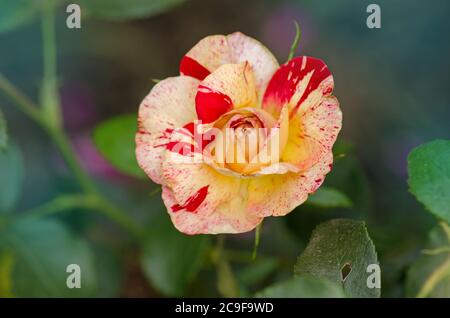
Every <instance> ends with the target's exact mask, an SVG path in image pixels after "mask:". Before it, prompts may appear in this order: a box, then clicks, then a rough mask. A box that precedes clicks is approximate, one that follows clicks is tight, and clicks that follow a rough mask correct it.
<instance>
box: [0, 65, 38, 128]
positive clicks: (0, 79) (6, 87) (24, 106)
mask: <svg viewBox="0 0 450 318" xmlns="http://www.w3.org/2000/svg"><path fill="white" fill-rule="evenodd" d="M0 91H1V92H3V94H4V95H5V96H6V97H7V98H8V99H9V100H10V101H11V102H12V103H13V104H14V105H15V106H17V108H18V109H19V110H20V111H21V112H23V113H24V114H25V115H27V116H28V117H30V118H31V119H32V120H34V121H35V122H37V123H38V124H40V125H42V124H43V120H42V117H41V114H40V112H39V109H38V107H37V105H36V104H34V103H33V102H32V101H31V100H30V99H29V98H28V97H27V96H25V95H24V94H23V93H22V92H21V91H19V90H18V89H17V88H16V87H15V86H14V85H13V84H12V83H11V82H10V81H9V80H8V79H7V78H6V77H5V76H3V74H1V73H0Z"/></svg>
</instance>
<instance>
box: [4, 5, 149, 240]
mask: <svg viewBox="0 0 450 318" xmlns="http://www.w3.org/2000/svg"><path fill="white" fill-rule="evenodd" d="M54 9H55V2H54V0H46V1H45V3H44V7H43V11H42V40H43V64H44V66H43V69H44V75H43V80H42V88H41V106H42V107H41V108H42V110H40V109H39V108H38V107H37V105H35V104H34V103H33V102H32V101H31V100H30V99H29V98H28V97H27V96H26V95H25V94H23V93H22V92H21V91H19V90H18V89H17V88H16V87H15V86H14V85H13V84H12V83H11V82H9V81H8V80H7V79H6V78H5V77H4V76H3V75H2V74H0V91H1V92H3V93H4V94H5V96H6V97H7V98H8V99H9V100H10V101H11V102H12V104H13V105H15V106H16V107H17V108H19V110H21V111H22V112H23V113H24V114H25V115H27V116H28V117H30V118H31V119H33V120H34V121H35V122H36V123H37V124H38V125H39V126H41V127H42V128H43V129H44V130H45V131H46V132H47V133H48V135H49V136H50V138H51V139H52V141H53V142H54V143H55V145H56V146H57V148H58V150H59V151H60V152H61V155H62V156H63V158H64V160H65V162H66V163H67V165H68V167H69V169H70V170H71V171H72V173H73V175H74V176H75V178H76V179H77V182H78V183H79V184H80V186H81V188H82V189H83V190H84V192H85V193H86V194H85V196H82V195H80V196H79V197H73V196H70V197H67V196H64V197H62V198H56V199H55V200H54V201H51V202H49V203H47V204H44V205H43V206H41V207H38V208H36V209H35V210H32V211H31V214H32V215H46V214H51V213H55V212H59V211H64V210H70V209H74V208H76V207H82V208H83V207H84V208H93V209H94V210H97V211H99V212H101V213H102V214H104V215H105V216H107V217H109V218H110V219H111V220H113V221H114V222H116V223H117V224H119V225H120V226H122V228H124V229H125V230H127V231H128V232H129V233H130V234H132V235H134V236H137V237H138V238H141V237H142V231H141V229H140V227H139V226H138V225H137V224H136V223H135V222H134V220H133V219H131V218H130V217H129V216H128V215H127V214H125V213H124V212H123V211H122V210H120V209H118V208H117V207H115V206H113V205H112V204H111V203H109V202H108V201H107V200H106V199H104V198H103V197H101V196H100V195H99V194H98V192H97V190H96V187H95V185H94V182H93V181H92V179H91V178H90V177H89V175H88V174H87V173H86V171H85V170H84V169H83V168H82V167H81V165H80V164H79V162H78V159H77V157H76V154H75V152H74V150H73V147H72V145H71V144H70V141H69V138H68V137H67V135H66V133H65V132H64V130H63V127H62V124H61V123H62V120H61V115H60V111H61V109H60V108H61V107H60V96H59V92H58V86H57V52H56V33H55V12H54Z"/></svg>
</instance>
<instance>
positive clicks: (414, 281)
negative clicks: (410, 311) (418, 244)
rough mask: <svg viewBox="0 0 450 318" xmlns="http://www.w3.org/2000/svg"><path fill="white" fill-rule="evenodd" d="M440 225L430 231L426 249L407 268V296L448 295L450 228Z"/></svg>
mask: <svg viewBox="0 0 450 318" xmlns="http://www.w3.org/2000/svg"><path fill="white" fill-rule="evenodd" d="M442 225H443V227H437V228H435V229H433V230H432V231H431V232H430V235H429V239H428V243H427V249H426V250H424V251H423V253H422V255H420V257H419V258H418V259H417V260H416V261H415V262H414V263H413V264H412V265H411V267H410V268H409V270H408V273H407V279H406V296H407V297H432V298H436V297H445V298H449V297H450V230H449V228H448V225H447V224H444V223H443V224H442Z"/></svg>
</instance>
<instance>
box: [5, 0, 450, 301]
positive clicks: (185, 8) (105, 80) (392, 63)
mask: <svg viewBox="0 0 450 318" xmlns="http://www.w3.org/2000/svg"><path fill="white" fill-rule="evenodd" d="M149 1H150V2H151V0H149ZM12 2H15V1H13V0H10V1H5V0H2V1H0V19H1V20H0V26H1V25H2V24H1V23H2V21H6V17H5V15H6V14H7V13H8V10H6V8H8V6H10V5H11V3H12ZM31 2H33V3H35V4H36V6H39V2H40V1H31V0H29V1H24V3H31ZM72 2H73V3H77V1H72ZM79 2H80V4H81V8H82V13H83V16H82V21H81V23H82V28H81V29H72V30H70V29H68V28H67V27H66V25H65V19H66V17H67V13H66V12H65V8H66V4H60V5H59V6H58V7H57V9H56V12H57V15H56V17H57V18H56V34H57V50H58V75H59V76H58V84H59V87H60V94H61V105H62V110H63V119H64V127H65V129H66V132H67V134H68V136H69V137H70V140H71V142H72V144H73V145H74V148H75V151H76V154H77V156H78V158H79V160H80V162H81V164H82V165H83V166H84V167H85V168H86V169H87V170H88V171H89V174H90V175H91V176H93V177H94V178H95V182H96V184H98V186H99V188H100V189H101V192H102V193H104V194H105V196H106V197H107V198H109V199H110V200H111V201H114V202H115V204H118V205H119V206H121V208H122V209H123V210H124V211H125V212H126V213H127V214H128V215H130V216H131V217H132V218H133V219H134V220H137V221H138V223H139V224H142V225H144V226H145V228H146V243H145V244H144V247H142V246H141V245H140V244H139V243H136V242H135V241H134V240H133V239H132V238H130V237H129V235H127V234H126V233H124V232H123V231H122V230H121V229H120V228H119V227H117V226H115V225H114V224H113V223H111V222H110V221H109V220H107V219H106V218H104V217H102V216H101V215H99V214H95V213H92V212H91V211H89V210H86V209H77V210H76V211H72V212H68V213H67V212H65V213H58V214H55V215H54V216H52V217H47V218H44V219H39V220H34V219H33V220H28V221H26V222H23V224H19V225H18V226H19V227H20V228H19V229H16V230H15V234H14V235H12V234H11V235H9V234H8V233H7V230H5V229H2V228H0V237H1V235H2V234H1V233H2V232H1V231H4V232H3V235H4V236H5V237H9V238H10V241H11V240H13V241H14V240H15V241H14V242H16V243H15V244H16V245H8V244H6V243H5V246H7V247H4V249H3V256H0V260H2V261H0V269H3V270H0V296H2V295H1V291H2V286H3V290H4V295H8V293H9V294H12V295H13V296H58V295H61V296H79V295H81V296H99V297H110V296H115V297H117V296H124V297H132V296H136V297H157V296H180V295H184V296H218V295H229V294H230V293H229V292H228V290H230V289H234V290H236V289H237V290H239V295H241V296H245V295H251V294H252V293H253V292H255V291H257V290H260V289H261V288H263V287H265V286H268V285H270V284H271V283H273V282H276V281H280V280H281V279H284V278H287V277H290V276H291V275H292V268H293V264H294V263H295V259H296V257H297V256H298V255H299V254H300V253H301V252H302V250H303V249H304V247H305V246H306V244H307V242H308V239H309V237H310V235H311V231H312V229H314V228H315V226H316V225H317V224H319V223H320V222H322V221H324V220H328V219H331V218H335V217H346V218H353V219H361V220H365V221H366V222H367V227H368V231H369V233H370V236H371V238H372V240H373V241H374V244H375V246H376V249H377V252H378V260H379V261H380V264H381V269H382V297H402V296H405V294H406V292H405V287H404V286H405V277H406V270H407V268H408V266H409V264H410V263H411V262H412V261H413V260H414V259H416V257H417V256H418V254H419V253H420V250H421V249H422V248H423V246H424V242H425V240H426V237H427V233H428V232H429V230H430V229H431V228H432V227H433V226H434V225H435V223H436V221H435V220H434V218H433V217H432V216H430V215H429V214H428V213H427V212H425V210H424V208H423V207H422V206H421V205H420V204H419V203H417V202H416V200H415V199H414V198H413V196H412V195H411V194H410V193H409V192H408V185H407V182H406V180H407V171H406V157H407V154H408V152H409V151H410V150H411V149H412V148H413V147H415V146H417V145H419V144H421V143H423V142H425V141H429V140H432V139H435V138H447V139H448V138H449V137H450V107H449V105H450V104H449V99H450V90H449V88H448V86H449V82H450V59H449V58H448V57H449V56H450V41H448V36H447V35H448V34H449V33H450V21H449V20H448V12H450V2H448V1H446V0H435V1H433V3H432V4H431V3H427V2H425V1H420V0H408V1H407V0H396V1H387V0H384V1H381V0H379V1H375V3H377V4H379V5H380V7H381V19H382V28H381V29H368V28H367V26H366V18H367V16H368V13H366V8H367V5H368V4H370V3H372V2H374V1H364V0H361V1H354V0H352V1H350V0H341V1H334V0H321V1H313V0H311V1H307V0H304V1H301V0H285V1H275V0H248V1H240V0H226V1H224V0H222V1H220V0H186V1H172V2H173V4H171V5H169V6H167V7H161V8H162V9H161V10H158V11H149V12H147V13H146V14H143V16H142V17H139V18H138V19H117V18H116V19H114V18H113V19H111V17H109V18H108V17H105V16H104V15H102V14H98V12H96V11H95V10H93V11H92V12H89V10H84V7H83V4H82V2H83V1H79ZM100 2H101V1H100ZM104 2H107V1H104ZM113 2H118V1H113ZM125 2H127V1H125ZM129 2H132V1H129ZM138 2H139V1H138ZM140 2H142V1H140ZM29 10H30V12H28V11H26V10H25V11H24V12H25V13H23V14H22V15H25V16H28V15H30V17H32V16H34V15H33V13H32V12H33V10H36V11H39V9H29ZM85 11H86V12H85ZM99 12H101V10H100V11H99ZM138 12H142V11H138ZM89 13H90V14H89ZM96 13H97V14H96ZM26 20H28V19H26ZM293 20H297V21H298V22H299V24H300V26H301V29H302V38H301V41H300V46H299V50H298V52H299V54H300V55H311V56H314V57H318V58H321V59H323V60H324V61H325V62H326V63H327V64H328V66H329V68H330V70H331V72H332V73H333V76H334V79H335V91H334V92H335V95H336V96H337V97H338V98H339V101H340V104H341V108H342V111H343V115H344V123H343V130H342V133H341V135H340V140H339V142H338V145H337V146H336V147H335V152H343V153H345V156H344V157H342V158H339V159H337V160H336V163H335V165H334V169H333V171H332V172H331V173H330V175H329V176H328V177H327V179H326V181H325V185H327V186H330V187H331V186H332V187H334V188H336V189H339V190H340V191H342V192H343V193H345V194H346V195H347V196H348V197H349V198H350V199H351V201H352V202H353V206H352V207H351V208H332V209H325V208H320V207H317V206H314V205H302V206H300V207H298V208H297V209H296V210H295V211H294V212H292V213H291V214H290V215H289V216H287V217H284V218H270V219H268V220H266V221H265V224H264V227H263V230H262V238H261V243H260V247H259V255H258V258H257V260H256V261H254V262H251V261H249V256H248V254H249V253H251V250H252V248H253V239H254V235H253V233H247V234H242V235H228V236H227V238H226V246H227V248H229V249H230V251H229V253H228V254H227V255H228V259H229V261H230V262H229V263H226V264H224V265H223V264H222V265H218V266H217V267H216V266H215V265H214V264H215V262H214V257H215V255H214V249H212V250H211V249H210V248H209V247H210V246H211V245H213V244H215V240H214V237H196V238H193V239H192V240H190V241H186V237H184V236H181V235H180V236H178V234H177V233H176V231H175V230H174V228H173V227H172V226H171V225H170V223H169V221H168V217H167V215H166V211H165V208H164V207H163V204H162V202H161V199H160V193H156V194H155V193H152V191H154V190H155V189H156V185H154V184H152V183H151V181H149V180H148V179H145V178H134V177H130V176H125V175H124V174H122V173H120V172H119V171H118V170H116V169H114V168H113V167H112V166H111V165H110V164H109V163H108V162H107V161H106V160H105V159H104V158H103V157H102V156H101V155H100V153H99V151H98V150H97V149H96V147H95V145H94V142H93V138H92V135H93V131H94V129H95V127H96V126H97V125H98V124H99V123H101V122H102V121H103V120H106V119H109V118H112V117H114V116H117V115H121V114H129V113H136V112H137V109H138V106H139V103H140V101H141V100H142V98H143V97H144V96H145V95H146V94H147V93H148V91H149V90H150V89H151V87H152V86H153V85H154V83H153V81H152V79H163V78H165V77H169V76H174V75H176V74H177V73H178V65H179V64H178V63H179V61H180V59H181V57H182V56H183V55H184V54H185V53H186V52H187V51H188V50H189V49H190V48H191V47H192V46H193V45H194V44H195V43H196V42H197V41H198V40H200V39H201V38H203V37H204V36H207V35H210V34H228V33H232V32H234V31H241V32H243V33H245V34H247V35H250V36H252V37H254V38H256V39H258V40H260V41H261V42H262V43H264V44H265V45H266V46H267V47H268V48H269V49H270V50H271V51H272V52H273V53H274V54H275V55H276V57H277V58H278V60H279V61H280V63H282V62H284V61H285V60H286V58H287V55H288V53H289V48H290V45H291V42H292V40H293V38H294V35H295V29H294V25H293ZM42 58H43V56H42V38H41V24H40V21H39V12H38V13H37V15H36V16H35V18H31V19H30V20H29V21H27V23H25V24H24V25H20V26H18V27H17V28H14V29H11V30H5V31H4V32H2V33H0V72H1V73H2V74H3V75H4V76H5V77H7V78H8V79H9V80H10V81H11V82H13V83H15V85H17V86H18V87H20V89H21V90H23V91H24V92H25V93H26V94H27V95H28V96H30V98H32V99H33V100H38V99H39V88H40V85H41V84H40V81H41V78H42V72H43V70H42ZM0 107H1V109H2V111H3V112H4V114H5V117H6V120H7V124H8V134H9V138H10V143H12V142H13V143H14V145H17V147H19V148H20V152H21V155H18V154H14V156H20V158H22V159H18V158H17V157H14V159H11V160H10V161H7V160H3V159H1V160H0V163H1V165H2V167H0V170H1V169H7V170H13V169H15V168H14V167H13V166H14V165H15V164H13V163H12V162H14V163H16V164H17V165H18V164H19V163H20V160H22V161H23V171H22V175H23V178H22V179H21V178H19V179H21V180H22V182H21V183H20V182H19V183H20V184H19V189H20V192H18V193H17V195H15V199H14V201H15V203H14V205H12V204H11V207H10V209H9V210H13V211H14V212H13V213H21V212H23V211H26V210H29V209H32V208H34V207H36V206H39V205H41V204H44V203H45V202H48V201H49V200H51V199H52V198H55V197H57V196H58V195H60V194H63V193H68V192H69V193H70V192H74V191H76V190H77V189H78V188H77V185H76V184H75V182H74V179H73V178H72V176H71V174H70V173H69V172H68V170H67V168H66V166H65V164H64V162H63V160H62V159H61V156H60V155H59V154H58V152H57V151H56V150H55V147H54V145H53V144H52V143H51V142H50V141H49V139H48V137H47V136H46V134H45V133H44V132H43V131H42V129H41V128H39V127H38V126H37V125H35V124H34V123H33V122H32V121H30V120H29V119H28V118H26V117H25V116H23V114H21V113H20V112H18V111H17V110H16V109H14V108H13V107H12V106H11V105H10V103H9V101H8V100H7V99H5V98H4V96H3V95H1V94H0ZM127 136H128V135H127ZM112 137H113V139H112V141H111V142H112V143H113V142H114V140H115V138H118V137H117V136H112ZM19 174H20V173H19ZM138 174H139V173H138ZM5 178H6V177H5ZM2 181H3V180H2ZM0 187H4V188H5V189H6V188H10V187H12V186H11V185H10V184H6V183H5V182H2V184H1V185H0ZM2 208H3V207H2ZM2 213H3V212H2V211H0V215H1V214H2ZM5 213H7V212H6V208H5ZM17 233H19V234H17ZM147 236H148V237H147ZM11 237H12V238H11ZM17 240H19V241H20V242H19V243H17ZM5 241H7V240H6V239H5ZM192 241H194V244H192ZM183 244H184V245H183ZM1 246H2V245H1V243H0V247H1ZM8 246H9V247H8ZM11 246H19V247H17V250H18V251H19V253H18V254H17V255H16V254H15V250H16V248H11ZM72 250H74V251H72ZM65 253H66V254H68V256H67V257H65V256H64V254H65ZM172 254H173V255H172ZM180 255H181V256H183V255H184V256H183V257H180ZM71 258H73V259H74V260H73V262H75V263H77V262H78V263H83V264H85V265H84V267H83V268H87V270H86V271H84V272H83V275H84V273H86V272H87V273H86V275H90V276H92V279H89V280H87V281H88V282H87V283H86V284H87V286H84V287H83V288H82V289H81V291H80V292H79V293H80V294H77V293H78V291H76V292H75V293H74V292H73V291H68V290H67V289H65V288H64V286H63V287H61V286H60V285H59V284H60V283H59V282H58V283H55V284H54V285H52V282H49V280H50V281H51V280H52V279H55V280H57V279H61V280H62V282H63V284H64V283H65V277H66V275H67V274H66V273H65V267H64V268H63V270H62V273H61V274H60V275H61V277H60V276H58V275H59V274H52V273H51V272H48V271H49V269H52V268H59V267H58V266H65V265H64V264H66V263H67V261H69V260H71ZM58 262H60V263H61V264H59V263H58ZM2 264H3V267H2ZM230 264H231V265H230ZM230 266H231V268H230ZM46 271H47V272H46ZM216 272H217V273H219V274H218V277H219V278H218V279H217V277H216V276H217V273H216ZM52 275H53V276H52ZM50 276H51V277H50ZM48 277H50V278H48ZM52 277H53V278H52ZM2 280H3V283H2ZM7 282H9V283H7ZM8 285H9V287H10V288H9V291H8V292H6V291H7V289H8V288H7V287H8ZM10 285H12V286H10ZM230 285H231V286H230ZM5 286H6V287H5ZM227 293H228V294H227ZM4 295H3V296H4Z"/></svg>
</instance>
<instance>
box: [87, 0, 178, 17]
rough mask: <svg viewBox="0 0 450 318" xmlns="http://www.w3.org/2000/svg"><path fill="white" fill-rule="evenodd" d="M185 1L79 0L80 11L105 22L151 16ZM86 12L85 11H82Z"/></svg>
mask: <svg viewBox="0 0 450 318" xmlns="http://www.w3.org/2000/svg"><path fill="white" fill-rule="evenodd" d="M185 1H186V0H151V1H149V0H133V1H129V0H81V1H79V4H80V5H81V10H82V11H83V12H87V14H88V15H90V16H93V17H96V18H101V19H107V20H119V21H120V20H128V19H137V18H145V17H149V16H153V15H156V14H159V13H163V12H165V11H168V10H170V9H172V8H173V7H175V6H177V5H179V4H182V3H183V2H185ZM84 10H86V11H84Z"/></svg>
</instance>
